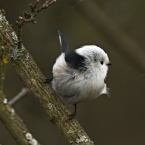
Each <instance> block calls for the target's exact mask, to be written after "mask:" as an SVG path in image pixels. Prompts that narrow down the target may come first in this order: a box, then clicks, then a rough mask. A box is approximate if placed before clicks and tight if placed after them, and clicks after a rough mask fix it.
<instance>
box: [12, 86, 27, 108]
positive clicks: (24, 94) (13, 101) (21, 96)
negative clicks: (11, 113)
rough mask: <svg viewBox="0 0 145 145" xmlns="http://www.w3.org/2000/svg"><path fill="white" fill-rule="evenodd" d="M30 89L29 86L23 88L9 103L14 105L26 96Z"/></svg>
mask: <svg viewBox="0 0 145 145" xmlns="http://www.w3.org/2000/svg"><path fill="white" fill-rule="evenodd" d="M29 92H30V90H29V89H28V88H22V90H21V91H20V92H19V93H18V94H17V95H16V96H15V97H14V98H13V99H11V100H10V101H9V104H10V105H11V106H12V105H14V104H15V103H16V102H17V101H19V100H20V99H22V98H23V97H24V96H26V95H27V94H28V93H29Z"/></svg>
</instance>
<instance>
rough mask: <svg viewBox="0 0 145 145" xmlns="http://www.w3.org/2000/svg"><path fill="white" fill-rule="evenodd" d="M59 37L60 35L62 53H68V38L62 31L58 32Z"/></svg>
mask: <svg viewBox="0 0 145 145" xmlns="http://www.w3.org/2000/svg"><path fill="white" fill-rule="evenodd" d="M58 35H59V40H60V45H61V49H62V52H63V53H68V52H69V49H68V42H67V39H66V36H65V35H64V34H63V33H62V32H61V31H60V30H58Z"/></svg>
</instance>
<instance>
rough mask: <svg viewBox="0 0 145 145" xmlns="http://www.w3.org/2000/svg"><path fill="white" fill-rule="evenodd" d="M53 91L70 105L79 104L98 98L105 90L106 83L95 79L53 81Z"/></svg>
mask: <svg viewBox="0 0 145 145" xmlns="http://www.w3.org/2000/svg"><path fill="white" fill-rule="evenodd" d="M53 89H54V90H55V91H56V93H57V94H58V95H59V96H60V97H61V98H62V100H63V101H64V102H66V103H68V104H78V103H80V102H84V101H89V100H92V99H95V98H96V97H98V96H99V95H100V94H101V92H102V90H103V89H104V82H102V83H100V82H98V81H97V80H94V79H83V80H74V82H72V81H68V80H67V81H64V82H61V83H60V82H59V83H58V82H57V81H56V80H54V81H53Z"/></svg>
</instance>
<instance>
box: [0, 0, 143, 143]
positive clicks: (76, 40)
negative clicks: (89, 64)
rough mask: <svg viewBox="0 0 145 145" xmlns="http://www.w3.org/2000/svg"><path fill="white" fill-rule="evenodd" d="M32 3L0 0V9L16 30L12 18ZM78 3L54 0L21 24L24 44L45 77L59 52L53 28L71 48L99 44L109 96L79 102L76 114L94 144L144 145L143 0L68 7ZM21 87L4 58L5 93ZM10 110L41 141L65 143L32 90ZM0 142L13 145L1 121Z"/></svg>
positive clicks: (100, 0) (90, 1) (93, 0)
mask: <svg viewBox="0 0 145 145" xmlns="http://www.w3.org/2000/svg"><path fill="white" fill-rule="evenodd" d="M33 2H34V0H33V1H32V0H25V1H18V0H13V1H10V0H1V1H0V9H2V8H3V9H5V11H6V17H7V19H8V21H9V22H10V23H11V24H12V25H13V28H14V29H15V30H16V23H15V21H16V20H18V17H19V16H22V14H23V11H24V10H27V11H29V10H30V9H29V6H28V4H29V3H33ZM44 2H45V0H41V1H40V3H39V6H40V5H41V4H43V3H44ZM77 2H79V0H78V1H77V0H57V2H56V3H55V4H54V5H52V6H51V7H49V8H48V9H46V10H44V11H42V12H41V13H40V14H39V15H38V16H37V18H36V21H37V24H36V25H34V24H25V25H24V27H23V44H24V45H25V47H26V48H27V49H28V50H29V52H30V53H31V55H32V56H33V58H34V60H35V61H36V63H37V64H38V66H39V67H40V69H41V71H42V72H43V74H44V75H45V76H46V77H47V78H50V77H51V76H52V73H51V71H52V66H53V63H54V62H55V59H56V58H57V57H58V56H59V54H60V52H61V50H60V44H59V39H58V33H57V31H58V29H60V30H62V32H63V33H64V34H65V35H66V36H67V39H68V42H69V48H70V50H73V49H76V48H78V47H80V46H83V45H86V44H94V45H97V46H100V47H101V48H103V49H104V50H105V51H106V52H107V53H108V55H109V58H110V60H111V62H112V63H113V65H112V66H111V67H110V68H109V73H108V77H107V79H106V83H107V86H108V87H109V88H110V94H111V95H110V97H108V96H106V95H102V96H100V97H98V98H97V99H95V100H94V101H90V102H86V103H82V104H79V105H78V110H77V111H78V114H77V117H76V118H77V120H78V121H79V122H80V124H81V125H82V127H83V128H84V129H85V131H86V132H87V133H88V135H89V136H90V137H91V139H92V140H93V141H94V142H95V144H96V145H144V144H145V57H144V56H145V40H144V39H145V27H144V26H145V1H144V0H121V1H120V0H109V1H108V0H82V1H81V2H80V3H79V4H78V5H77V6H75V7H73V6H74V5H75V4H76V3H77ZM72 7H73V8H72ZM24 86H25V84H24V83H23V82H22V81H21V79H20V78H19V76H18V75H17V73H16V72H15V70H14V69H13V67H12V64H11V63H9V65H8V67H7V71H6V82H5V86H4V91H5V94H6V95H7V98H8V99H9V100H11V99H12V98H13V97H14V96H15V95H17V94H18V93H19V92H20V91H21V89H22V87H24ZM69 108H71V106H69ZM14 109H15V110H16V112H17V113H18V114H19V116H20V117H21V118H22V119H23V121H24V123H25V124H26V125H27V127H28V129H29V130H30V131H31V133H32V134H33V135H34V137H35V138H36V139H37V140H38V141H39V142H40V143H41V144H43V145H48V144H51V145H67V144H68V143H67V142H66V140H65V139H64V137H63V136H62V135H61V133H60V132H59V130H58V129H57V128H56V127H55V126H54V125H53V124H52V123H51V122H50V121H49V119H48V117H47V116H46V113H45V111H44V110H43V108H42V107H41V106H40V104H39V102H38V101H37V99H36V98H35V96H34V95H33V94H32V93H31V94H30V95H27V96H26V97H24V98H23V99H22V100H20V101H19V102H18V103H17V104H15V105H14ZM71 109H72V108H71ZM0 144H1V145H16V143H15V141H14V139H13V138H12V137H11V135H10V134H9V132H8V131H7V130H6V129H5V127H4V126H3V124H2V123H1V122H0Z"/></svg>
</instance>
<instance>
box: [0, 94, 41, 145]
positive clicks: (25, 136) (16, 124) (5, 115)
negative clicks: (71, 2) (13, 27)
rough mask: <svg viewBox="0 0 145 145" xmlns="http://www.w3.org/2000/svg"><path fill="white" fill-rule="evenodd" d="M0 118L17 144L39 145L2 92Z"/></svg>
mask: <svg viewBox="0 0 145 145" xmlns="http://www.w3.org/2000/svg"><path fill="white" fill-rule="evenodd" d="M0 120H1V121H2V123H3V124H4V126H5V127H6V128H7V130H8V131H9V132H10V134H11V135H12V136H13V138H14V139H15V141H16V142H17V144H18V145H40V144H39V143H38V141H37V140H36V139H35V138H34V137H33V136H32V134H31V133H30V132H29V130H28V129H27V127H26V125H25V124H24V123H23V121H22V119H21V118H20V117H19V116H18V115H17V114H16V112H15V110H14V109H13V108H12V107H11V106H10V105H9V104H8V103H7V99H6V97H5V95H4V94H3V93H2V92H0Z"/></svg>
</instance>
